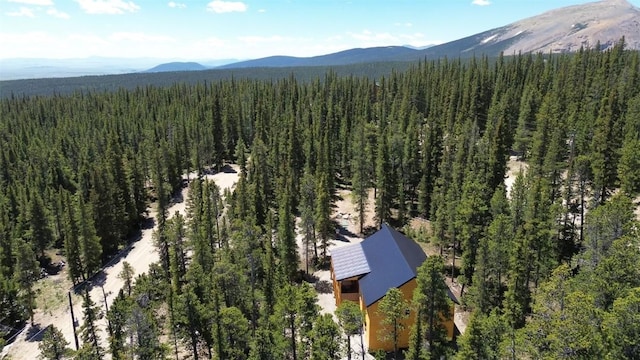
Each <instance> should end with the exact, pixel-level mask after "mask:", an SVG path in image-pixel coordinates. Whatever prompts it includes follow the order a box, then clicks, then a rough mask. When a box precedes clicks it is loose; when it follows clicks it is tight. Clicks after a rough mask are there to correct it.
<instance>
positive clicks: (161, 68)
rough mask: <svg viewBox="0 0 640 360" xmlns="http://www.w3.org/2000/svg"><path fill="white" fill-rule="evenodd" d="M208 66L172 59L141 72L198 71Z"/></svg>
mask: <svg viewBox="0 0 640 360" xmlns="http://www.w3.org/2000/svg"><path fill="white" fill-rule="evenodd" d="M207 69H208V67H206V66H204V65H202V64H199V63H197V62H180V61H174V62H169V63H164V64H160V65H157V66H154V67H152V68H151V69H149V70H145V71H143V72H148V73H149V72H171V71H199V70H207Z"/></svg>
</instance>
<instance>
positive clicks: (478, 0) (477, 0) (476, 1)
mask: <svg viewBox="0 0 640 360" xmlns="http://www.w3.org/2000/svg"><path fill="white" fill-rule="evenodd" d="M471 4H473V5H478V6H488V5H491V1H489V0H473V1H472V2H471Z"/></svg>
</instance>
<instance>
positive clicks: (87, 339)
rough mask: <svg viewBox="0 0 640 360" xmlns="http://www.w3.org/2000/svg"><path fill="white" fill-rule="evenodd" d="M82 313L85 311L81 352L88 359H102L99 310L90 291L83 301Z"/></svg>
mask: <svg viewBox="0 0 640 360" xmlns="http://www.w3.org/2000/svg"><path fill="white" fill-rule="evenodd" d="M82 311H83V322H82V326H80V338H81V339H82V342H83V344H82V349H81V350H80V352H81V353H82V354H84V355H83V358H84V356H86V358H88V359H102V357H103V355H104V351H103V349H102V347H100V336H99V335H98V332H99V331H100V330H99V329H98V324H97V321H98V311H99V310H98V308H97V307H96V305H95V303H94V302H93V301H92V300H91V295H89V290H88V289H85V291H84V296H83V301H82Z"/></svg>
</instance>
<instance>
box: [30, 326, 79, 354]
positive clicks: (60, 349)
mask: <svg viewBox="0 0 640 360" xmlns="http://www.w3.org/2000/svg"><path fill="white" fill-rule="evenodd" d="M68 346H69V342H68V341H67V340H66V339H65V338H64V335H63V334H62V332H61V331H60V330H58V328H56V327H55V326H54V325H50V326H49V327H48V328H47V329H46V330H45V332H44V335H43V336H42V341H40V343H39V344H38V350H40V356H39V358H40V359H42V360H62V359H64V358H66V357H68V355H70V353H71V349H69V348H68Z"/></svg>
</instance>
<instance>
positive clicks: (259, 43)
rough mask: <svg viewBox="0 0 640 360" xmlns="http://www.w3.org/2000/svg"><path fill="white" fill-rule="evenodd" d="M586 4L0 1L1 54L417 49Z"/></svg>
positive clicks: (550, 0) (239, 55)
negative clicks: (399, 47)
mask: <svg viewBox="0 0 640 360" xmlns="http://www.w3.org/2000/svg"><path fill="white" fill-rule="evenodd" d="M586 2H589V1H584V0H582V1H581V0H386V1H383V0H246V1H235V0H232V1H224V0H215V1H188V0H181V1H180V0H176V1H166V0H64V1H62V0H0V58H5V59H6V58H85V57H90V56H101V57H126V58H141V57H149V58H162V59H174V60H178V59H183V60H187V59H190V60H207V59H250V58H259V57H264V56H270V55H291V56H314V55H321V54H327V53H331V52H336V51H340V50H346V49H350V48H355V47H372V46H388V45H413V46H425V45H429V44H438V43H443V42H447V41H451V40H455V39H459V38H461V37H464V36H468V35H472V34H475V33H478V32H481V31H484V30H489V29H491V28H495V27H499V26H503V25H506V24H509V23H511V22H514V21H517V20H520V19H523V18H527V17H530V16H534V15H537V14H540V13H543V12H545V11H547V10H551V9H554V8H558V7H563V6H569V5H574V4H580V3H586ZM629 2H630V3H632V4H633V5H635V6H640V0H630V1H629Z"/></svg>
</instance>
